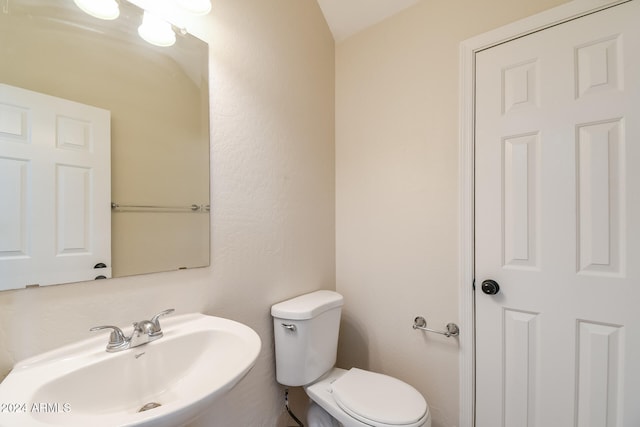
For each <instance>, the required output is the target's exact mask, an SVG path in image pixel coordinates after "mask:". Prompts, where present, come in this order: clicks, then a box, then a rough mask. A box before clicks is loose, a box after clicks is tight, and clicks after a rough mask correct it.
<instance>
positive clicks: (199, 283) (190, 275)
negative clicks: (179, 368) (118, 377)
mask: <svg viewBox="0 0 640 427" xmlns="http://www.w3.org/2000/svg"><path fill="white" fill-rule="evenodd" d="M188 28H189V29H190V30H191V31H192V32H193V33H194V34H195V35H196V36H198V37H200V38H202V39H203V40H205V41H207V42H208V43H209V46H210V83H211V84H210V91H211V129H212V138H211V186H212V190H211V191H212V197H211V201H212V203H211V204H212V215H211V229H212V231H211V247H212V253H211V267H209V268H203V269H195V270H186V271H177V272H171V273H161V274H150V275H143V276H136V277H129V278H121V279H112V280H109V281H101V282H100V283H94V282H89V283H78V284H70V285H62V286H53V287H48V288H43V289H28V290H19V291H7V292H2V293H0V377H2V376H4V375H6V374H7V373H8V372H9V370H10V369H11V366H12V365H13V363H14V362H16V361H18V360H21V359H24V358H26V357H29V356H32V355H35V354H38V353H40V352H43V351H46V350H49V349H52V348H55V347H58V346H60V345H63V344H66V343H69V342H73V341H76V340H80V339H83V338H85V337H87V336H89V331H88V329H89V328H90V327H92V326H95V325H103V324H115V325H121V326H126V325H128V324H130V323H131V322H133V321H138V320H141V319H144V318H148V317H149V316H151V315H152V314H154V313H155V312H158V311H160V310H162V309H165V308H169V307H173V308H175V309H176V312H178V313H187V312H196V311H199V312H204V313H206V314H212V315H218V316H223V317H228V318H231V319H234V320H238V321H240V322H243V323H245V324H247V325H249V326H251V327H252V328H254V329H255V330H256V332H258V334H259V335H260V337H261V338H262V341H263V348H262V351H261V353H260V356H259V359H258V361H257V364H256V366H255V367H254V369H253V370H252V371H251V372H249V374H248V375H247V377H245V378H244V379H243V380H242V382H241V383H240V384H239V385H238V386H237V388H235V389H234V390H233V391H232V392H231V393H229V394H228V395H227V396H225V397H224V398H222V399H220V400H219V401H218V402H217V404H215V405H213V407H212V408H211V409H210V410H209V411H207V412H206V413H205V414H203V416H202V418H201V419H200V420H198V421H196V422H194V426H224V427H248V426H251V427H252V426H268V427H273V426H284V425H285V417H284V416H283V407H282V391H281V388H280V387H279V386H278V385H277V384H276V382H275V373H274V362H273V344H272V341H273V340H272V323H271V318H270V315H269V309H270V306H271V305H272V304H273V303H275V302H278V301H281V300H284V299H286V298H289V297H292V296H295V295H298V294H302V293H305V292H309V291H312V290H315V289H319V288H334V286H335V283H334V277H335V242H334V240H335V237H334V236H335V229H334V145H333V141H334V133H333V129H334V43H333V39H332V38H331V34H330V32H329V30H328V28H327V26H326V23H325V21H324V18H323V16H322V14H321V11H320V9H319V7H318V5H317V4H316V3H315V2H308V1H299V0H269V1H268V2H266V1H263V0H214V1H213V10H212V12H211V14H210V15H208V16H207V17H204V18H197V19H194V20H193V22H192V23H190V25H189V26H188ZM215 368H216V367H215V366H212V367H211V369H215Z"/></svg>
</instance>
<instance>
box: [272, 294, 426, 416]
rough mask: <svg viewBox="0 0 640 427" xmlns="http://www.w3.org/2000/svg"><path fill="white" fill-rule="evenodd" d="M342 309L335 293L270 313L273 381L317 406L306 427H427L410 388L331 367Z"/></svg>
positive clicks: (421, 403)
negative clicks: (300, 392) (299, 391)
mask: <svg viewBox="0 0 640 427" xmlns="http://www.w3.org/2000/svg"><path fill="white" fill-rule="evenodd" d="M342 305H343V298H342V295H340V294H338V293H337V292H333V291H316V292H312V293H310V294H305V295H301V296H299V297H296V298H293V299H290V300H287V301H284V302H281V303H278V304H275V305H274V306H273V307H271V315H272V316H273V322H274V323H273V325H274V338H275V345H276V378H277V380H278V382H279V383H280V384H283V385H288V386H303V388H304V390H305V392H306V393H307V395H308V396H309V397H310V398H311V400H312V401H313V402H315V404H317V405H318V406H319V408H317V407H315V405H314V406H312V408H310V410H309V412H308V418H307V423H308V427H329V426H331V427H333V426H338V425H341V426H343V427H431V414H430V412H429V406H428V405H427V402H426V401H425V399H424V397H423V396H422V395H421V394H420V393H419V392H418V391H417V390H416V389H415V388H413V387H412V386H410V385H409V384H407V383H405V382H403V381H400V380H399V379H396V378H393V377H390V376H388V375H383V374H379V373H375V372H370V371H366V370H362V369H358V368H351V369H349V370H345V369H341V368H336V367H335V366H334V365H335V362H336V355H337V344H338V332H339V325H340V315H341V312H342ZM320 408H321V409H320ZM327 415H328V416H330V417H331V420H329V419H328V418H327ZM334 421H335V422H334Z"/></svg>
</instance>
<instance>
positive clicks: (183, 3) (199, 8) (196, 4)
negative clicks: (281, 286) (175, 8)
mask: <svg viewBox="0 0 640 427" xmlns="http://www.w3.org/2000/svg"><path fill="white" fill-rule="evenodd" d="M177 3H178V5H179V6H180V7H181V8H183V9H184V10H186V11H187V12H190V13H193V14H195V15H206V14H207V13H209V12H210V11H211V0H177Z"/></svg>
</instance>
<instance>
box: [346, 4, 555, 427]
mask: <svg viewBox="0 0 640 427" xmlns="http://www.w3.org/2000/svg"><path fill="white" fill-rule="evenodd" d="M559 3H562V0H545V1H536V2H532V1H528V0H517V1H514V0H483V1H480V2H479V1H470V0H461V1H455V2H434V1H422V2H419V3H418V4H416V5H415V6H412V7H410V8H408V9H406V10H405V11H403V12H401V13H399V14H397V15H395V16H393V17H391V18H389V19H387V20H386V21H383V22H381V23H380V24H378V25H376V26H374V27H371V28H369V29H367V30H365V31H363V32H361V33H358V34H356V35H354V36H353V37H351V38H348V39H347V40H345V41H344V42H342V43H339V44H338V45H337V46H336V287H337V290H338V291H339V292H341V293H342V294H343V295H344V296H345V316H344V322H343V327H342V338H341V341H340V350H339V352H340V358H339V362H340V364H341V365H343V366H344V367H350V366H352V365H356V366H364V367H369V368H370V369H373V370H377V371H381V372H383V373H387V374H390V375H393V376H396V377H398V378H401V379H403V380H405V381H407V382H409V383H411V384H412V385H414V386H415V387H416V388H417V389H418V390H420V391H421V392H422V393H423V394H424V396H425V397H426V398H427V401H428V402H429V405H430V407H431V411H432V414H433V427H454V426H456V425H458V354H459V352H458V344H457V341H456V340H455V339H450V338H445V337H443V336H440V335H434V334H425V333H423V332H420V331H414V330H413V329H412V328H411V325H412V324H413V319H414V317H416V316H418V315H421V316H424V317H426V319H427V321H428V322H429V326H430V327H433V328H444V326H445V325H446V324H447V323H449V322H457V319H458V280H459V279H458V274H459V273H458V265H457V263H458V258H457V257H458V215H459V212H458V121H457V117H458V47H459V44H460V42H461V41H463V40H465V39H467V38H469V37H472V36H474V35H476V34H480V33H482V32H485V31H488V30H490V29H493V28H497V27H499V26H501V25H504V24H507V23H509V22H512V21H515V20H517V19H520V18H523V17H525V16H528V15H532V14H534V13H536V12H539V11H541V10H544V9H547V8H549V7H552V6H555V5H557V4H559ZM462 333H470V331H462Z"/></svg>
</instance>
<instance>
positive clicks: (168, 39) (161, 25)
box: [138, 11, 176, 47]
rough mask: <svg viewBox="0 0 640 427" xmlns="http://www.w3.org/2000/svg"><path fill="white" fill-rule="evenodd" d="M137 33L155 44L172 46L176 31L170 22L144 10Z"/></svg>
mask: <svg viewBox="0 0 640 427" xmlns="http://www.w3.org/2000/svg"><path fill="white" fill-rule="evenodd" d="M138 34H140V37H142V38H143V39H144V40H146V41H147V42H149V43H151V44H153V45H156V46H162V47H166V46H172V45H173V44H175V42H176V33H174V32H173V28H171V24H170V23H168V22H167V21H165V20H164V19H162V18H159V17H157V16H156V15H154V14H152V13H149V12H147V11H145V12H144V15H143V16H142V24H141V25H140V26H139V27H138Z"/></svg>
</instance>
